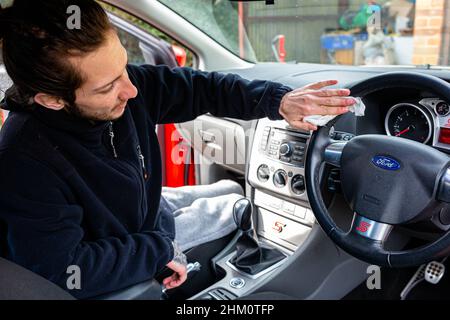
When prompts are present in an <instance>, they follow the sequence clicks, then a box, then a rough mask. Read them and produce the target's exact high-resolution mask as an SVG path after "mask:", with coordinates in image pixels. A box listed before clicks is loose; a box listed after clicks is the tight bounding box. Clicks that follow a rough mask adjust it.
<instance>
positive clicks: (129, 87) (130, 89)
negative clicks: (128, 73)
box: [119, 79, 138, 100]
mask: <svg viewBox="0 0 450 320" xmlns="http://www.w3.org/2000/svg"><path fill="white" fill-rule="evenodd" d="M137 94H138V90H137V88H136V87H135V86H134V85H133V84H132V83H131V81H130V80H129V79H128V80H127V82H126V85H125V88H124V89H123V90H122V92H121V93H120V95H119V98H120V99H121V100H129V99H133V98H136V96H137Z"/></svg>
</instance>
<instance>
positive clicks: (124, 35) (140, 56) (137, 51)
mask: <svg viewBox="0 0 450 320" xmlns="http://www.w3.org/2000/svg"><path fill="white" fill-rule="evenodd" d="M100 4H101V5H102V6H103V7H104V8H105V9H106V10H107V12H109V13H111V14H113V15H114V16H116V17H118V18H120V19H122V20H123V21H125V22H126V23H128V24H130V25H132V26H134V27H136V28H138V29H139V30H141V31H144V32H145V33H146V34H147V36H148V37H151V38H154V39H158V40H159V41H160V46H167V47H168V48H170V50H171V51H172V52H173V53H174V54H175V55H176V58H177V60H178V65H182V66H187V67H193V66H194V64H195V59H194V54H193V53H192V51H191V50H189V49H188V48H186V47H185V46H183V45H182V44H180V43H179V42H177V41H175V40H174V39H173V38H171V37H169V36H168V35H166V34H165V33H163V32H161V31H160V30H158V29H156V28H154V27H153V26H152V25H150V24H149V23H147V22H145V21H143V20H141V19H139V18H137V17H135V16H132V15H130V14H128V13H127V12H125V11H123V10H120V9H119V8H117V7H114V6H111V5H109V4H105V3H102V2H100ZM116 27H117V31H118V34H119V37H120V39H121V41H122V44H123V45H124V47H125V48H126V49H127V53H128V59H129V62H130V63H133V64H143V63H151V64H152V63H154V61H152V60H153V59H151V58H150V59H149V57H148V54H147V53H148V51H149V50H146V49H149V48H146V47H145V45H144V44H143V43H142V41H141V39H140V38H139V37H138V36H136V35H135V34H134V33H133V32H132V31H130V30H128V29H127V28H126V27H124V26H122V25H121V26H117V25H116ZM183 55H184V58H183V57H182V56H183ZM180 62H181V63H180Z"/></svg>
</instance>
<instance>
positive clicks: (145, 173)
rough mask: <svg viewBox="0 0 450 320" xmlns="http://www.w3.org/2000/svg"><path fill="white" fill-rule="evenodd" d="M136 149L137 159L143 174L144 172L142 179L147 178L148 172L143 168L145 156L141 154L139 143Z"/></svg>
mask: <svg viewBox="0 0 450 320" xmlns="http://www.w3.org/2000/svg"><path fill="white" fill-rule="evenodd" d="M136 149H137V152H138V157H139V160H140V161H141V165H142V172H143V174H144V179H145V180H147V178H148V173H147V169H146V168H145V158H144V156H143V155H142V151H141V146H140V145H137V147H136Z"/></svg>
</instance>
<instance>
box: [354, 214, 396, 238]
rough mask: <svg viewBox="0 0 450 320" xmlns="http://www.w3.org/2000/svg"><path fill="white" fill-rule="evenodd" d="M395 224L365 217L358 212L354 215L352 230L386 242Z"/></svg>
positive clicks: (363, 235) (365, 236)
mask: <svg viewBox="0 0 450 320" xmlns="http://www.w3.org/2000/svg"><path fill="white" fill-rule="evenodd" d="M392 229H393V226H392V225H390V224H386V223H381V222H378V221H373V220H371V219H368V218H365V217H363V216H361V215H359V214H357V213H355V214H354V216H353V222H352V227H351V232H352V233H354V234H357V235H359V236H361V237H364V238H367V239H370V240H373V241H377V242H381V243H384V242H386V240H387V239H388V237H389V234H390V233H391V231H392Z"/></svg>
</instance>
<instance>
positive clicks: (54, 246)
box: [0, 156, 174, 298]
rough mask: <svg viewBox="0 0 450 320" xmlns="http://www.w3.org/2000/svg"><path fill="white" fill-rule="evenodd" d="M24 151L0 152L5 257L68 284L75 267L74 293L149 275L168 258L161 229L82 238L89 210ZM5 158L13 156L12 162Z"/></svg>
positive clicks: (108, 289)
mask: <svg viewBox="0 0 450 320" xmlns="http://www.w3.org/2000/svg"><path fill="white" fill-rule="evenodd" d="M24 157H25V156H14V157H13V158H9V157H8V156H2V160H3V161H1V162H0V176H1V177H2V183H1V184H0V195H1V197H0V220H2V221H3V222H4V223H6V225H7V230H8V234H7V236H5V237H2V238H0V239H1V241H6V242H7V245H6V248H7V252H6V256H5V258H7V259H9V260H11V261H14V262H16V263H18V264H19V265H22V266H24V267H25V268H27V269H30V270H32V271H34V272H36V273H38V274H40V275H41V276H43V277H44V278H47V279H49V280H50V281H52V282H54V283H56V284H58V285H59V286H61V287H62V288H63V289H66V290H67V289H68V288H67V280H68V278H69V277H70V275H71V274H68V273H67V268H68V267H69V266H77V267H79V268H80V271H81V290H71V291H69V292H70V293H71V294H72V295H74V296H75V297H77V298H86V297H92V296H97V295H100V294H104V293H107V292H111V291H115V290H118V289H122V288H125V287H127V286H130V285H133V284H136V283H139V282H142V281H145V280H148V279H151V278H152V277H153V276H154V274H155V273H156V272H158V271H160V270H161V269H162V268H163V267H164V266H165V265H166V264H167V263H168V262H169V261H171V260H172V258H173V255H174V252H173V246H172V241H171V239H170V238H169V237H167V236H166V235H164V234H162V233H161V232H151V231H143V232H140V233H135V234H130V235H126V236H122V237H108V238H104V239H100V240H97V241H83V236H84V233H83V229H82V227H81V224H82V223H83V215H85V214H88V213H86V212H83V209H82V208H81V207H80V206H78V205H77V204H73V203H69V202H68V201H67V199H68V196H67V193H68V192H70V191H68V190H67V189H68V188H67V187H66V186H65V185H64V183H63V182H61V180H60V179H59V178H58V177H57V176H56V175H55V174H54V173H53V172H52V170H51V169H49V168H47V167H46V166H45V165H43V164H41V163H39V162H37V161H34V160H30V159H29V158H27V159H25V158H24ZM7 158H9V159H10V160H12V159H14V161H15V164H14V166H11V161H4V160H5V159H7ZM8 164H9V166H8ZM15 168H17V169H15ZM91 214H95V213H91Z"/></svg>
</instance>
